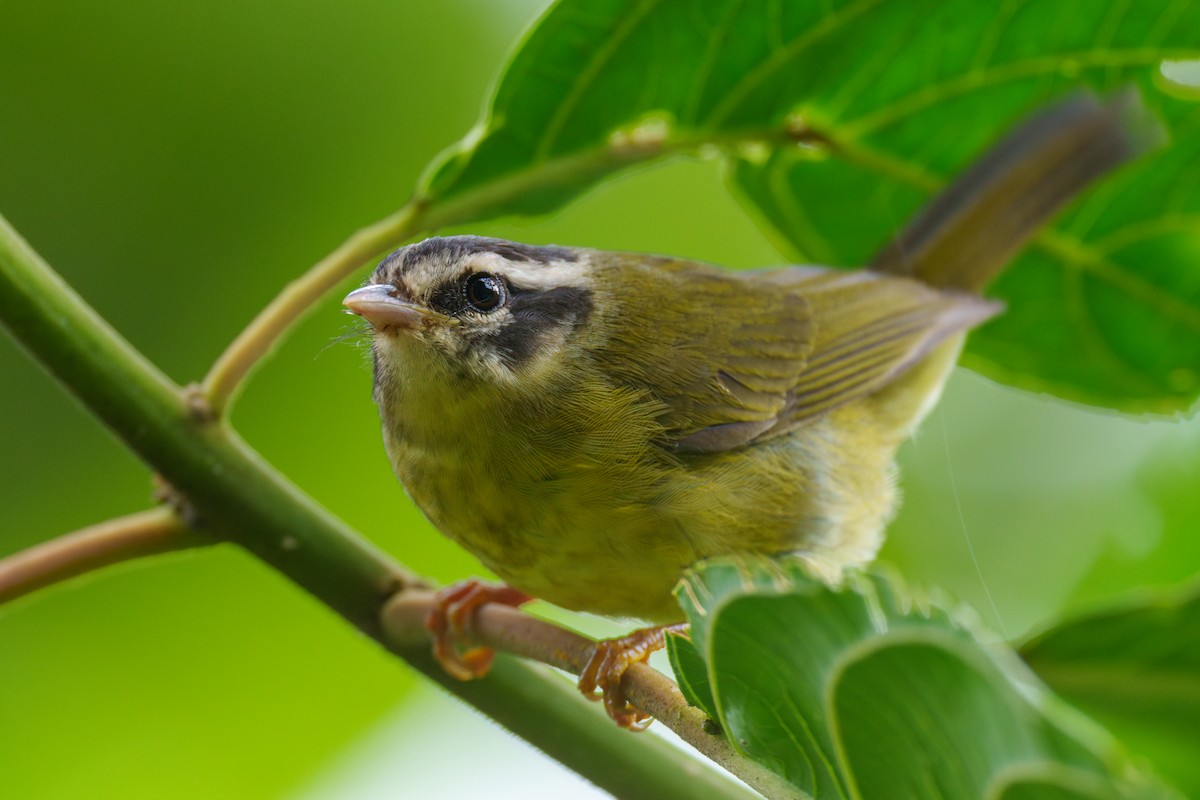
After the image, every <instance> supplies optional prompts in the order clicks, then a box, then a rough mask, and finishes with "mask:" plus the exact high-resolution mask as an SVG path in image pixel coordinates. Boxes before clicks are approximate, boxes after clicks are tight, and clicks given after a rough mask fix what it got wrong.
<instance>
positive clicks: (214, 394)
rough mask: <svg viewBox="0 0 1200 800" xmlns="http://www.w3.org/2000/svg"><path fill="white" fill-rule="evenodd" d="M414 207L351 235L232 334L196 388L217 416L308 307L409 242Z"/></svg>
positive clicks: (415, 215)
mask: <svg viewBox="0 0 1200 800" xmlns="http://www.w3.org/2000/svg"><path fill="white" fill-rule="evenodd" d="M419 208H420V205H419V204H418V203H416V202H412V203H409V204H408V205H406V206H404V208H402V209H400V210H399V211H397V212H396V213H395V214H392V215H391V216H389V217H385V218H384V219H381V220H379V221H378V222H376V223H374V224H372V225H368V226H367V227H365V228H361V229H360V230H358V231H355V232H354V233H353V234H352V235H351V236H350V238H348V239H347V240H346V241H345V242H343V243H342V244H341V246H339V247H338V248H337V249H336V250H334V251H333V252H332V253H330V254H329V255H327V256H325V258H323V259H321V260H320V261H318V262H317V263H316V264H315V265H313V267H312V268H311V269H309V270H308V272H306V273H304V274H303V275H302V276H300V277H299V278H297V279H296V280H294V281H292V282H291V283H289V284H288V285H287V286H285V287H284V288H283V291H281V292H280V293H279V294H278V295H276V296H275V298H274V299H273V300H272V301H271V302H270V303H268V304H267V306H266V307H265V308H263V310H262V311H260V312H259V313H258V315H257V316H256V317H255V318H254V319H253V321H251V323H250V324H249V325H248V326H246V328H245V329H244V330H243V331H242V332H241V333H240V334H238V336H237V338H236V339H234V340H233V341H232V342H231V343H230V344H229V346H228V347H226V348H225V351H224V352H222V353H221V355H220V356H219V357H218V358H217V360H216V361H215V362H214V363H213V365H212V368H211V369H210V370H209V371H208V375H206V376H205V377H204V382H203V384H202V388H203V391H204V396H205V398H206V399H207V401H208V403H209V405H210V406H211V407H212V410H213V412H214V413H215V414H217V415H218V416H219V415H220V414H221V413H222V412H223V411H224V410H225V408H226V407H227V406H228V404H229V403H230V401H231V400H232V399H233V395H234V393H235V392H236V391H237V389H238V387H239V386H240V384H241V382H242V380H243V379H244V378H245V377H246V376H247V375H248V374H249V373H250V371H251V370H252V369H253V368H254V366H255V364H257V363H258V362H259V361H260V360H261V359H262V357H263V356H265V355H266V354H267V353H268V352H269V351H270V350H271V348H272V347H273V346H274V345H275V344H276V342H278V341H279V338H280V337H281V336H282V335H283V333H284V332H285V331H287V330H288V329H289V328H290V327H291V326H292V325H294V324H295V323H296V322H297V321H298V320H299V319H300V318H301V317H302V316H303V315H304V314H305V313H307V311H308V310H309V309H310V308H311V307H312V305H313V304H314V303H316V302H317V300H319V299H320V298H321V296H322V295H323V294H325V292H327V291H329V290H330V289H331V288H333V286H335V285H336V284H337V283H338V282H339V281H341V280H342V279H343V278H345V277H346V276H348V275H350V274H351V273H352V272H353V271H354V270H356V269H358V268H359V267H360V266H361V265H362V264H363V262H365V261H367V260H368V259H370V258H372V257H373V256H376V255H379V254H380V253H381V252H383V251H384V250H387V249H388V248H390V247H394V246H395V245H397V244H399V243H400V242H402V241H404V240H405V239H407V238H409V237H411V236H412V235H414V233H416V231H417V230H419V224H420V223H419V219H420V214H419Z"/></svg>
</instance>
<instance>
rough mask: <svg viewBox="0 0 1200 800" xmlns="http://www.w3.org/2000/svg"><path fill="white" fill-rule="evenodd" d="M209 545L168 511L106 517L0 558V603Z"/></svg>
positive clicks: (166, 509) (152, 510) (159, 509)
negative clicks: (122, 565) (112, 568)
mask: <svg viewBox="0 0 1200 800" xmlns="http://www.w3.org/2000/svg"><path fill="white" fill-rule="evenodd" d="M209 541H210V540H208V539H203V538H201V537H199V536H197V535H195V534H193V533H192V532H190V531H189V530H188V528H187V526H186V525H185V524H184V523H183V521H182V520H181V519H179V517H178V516H176V514H175V512H174V511H172V510H171V509H168V508H155V509H151V510H149V511H142V512H139V513H137V514H130V515H129V516H127V517H118V518H117V519H110V520H108V521H106V522H101V523H98V524H96V525H90V526H88V527H86V528H82V529H80V530H78V531H75V532H74V533H68V534H66V535H64V536H59V537H58V538H56V539H51V540H50V541H48V542H43V543H42V544H39V545H35V546H33V547H31V548H29V549H28V550H22V551H21V552H19V553H14V554H13V555H11V556H9V557H8V558H5V559H3V560H0V603H3V602H6V601H8V600H13V599H15V598H17V597H21V596H22V595H26V594H29V593H30V592H33V591H35V590H37V589H41V588H42V587H45V586H49V585H51V584H54V583H59V582H61V581H65V580H67V579H68V578H73V577H75V576H76V575H82V574H83V573H85V572H91V571H92V570H96V569H99V568H101V567H106V566H108V565H110V564H116V563H119V562H121V561H128V560H130V559H134V558H141V557H142V556H149V555H154V554H157V553H166V552H169V551H172V550H182V549H185V548H188V547H196V546H198V545H201V544H206V543H208V542H209Z"/></svg>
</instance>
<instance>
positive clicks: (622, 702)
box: [579, 622, 688, 731]
mask: <svg viewBox="0 0 1200 800" xmlns="http://www.w3.org/2000/svg"><path fill="white" fill-rule="evenodd" d="M687 629H688V624H687V623H686V622H678V623H675V624H674V625H659V626H656V627H653V628H639V629H638V630H636V631H634V632H633V633H631V634H629V635H628V636H622V637H620V638H618V639H604V640H603V641H599V642H596V649H595V650H593V651H592V656H591V658H590V659H588V663H587V665H586V666H585V667H584V668H583V672H581V673H580V674H579V691H581V692H583V695H584V697H587V698H588V699H590V700H601V699H603V700H604V710H605V711H607V712H608V716H609V717H611V718H612V720H613V721H614V722H616V723H617V724H618V725H620V726H621V727H622V728H629V729H630V730H634V731H644V730H645V729H646V728H648V727H650V723H651V722H653V721H654V719H653V718H652V717H651V716H650V715H649V714H647V713H646V712H645V711H643V710H642V709H640V708H638V707H637V706H635V705H633V704H632V703H630V702H629V698H627V697H626V696H625V689H624V688H622V686H621V678H623V677H624V676H625V671H626V670H627V669H629V668H630V667H631V666H633V665H634V664H637V663H638V662H640V661H645V660H646V659H647V658H649V657H650V654H651V653H653V652H654V651H655V650H661V649H662V647H663V645H664V644H665V643H666V638H667V634H668V633H682V632H684V631H686V630H687ZM597 690H599V693H597Z"/></svg>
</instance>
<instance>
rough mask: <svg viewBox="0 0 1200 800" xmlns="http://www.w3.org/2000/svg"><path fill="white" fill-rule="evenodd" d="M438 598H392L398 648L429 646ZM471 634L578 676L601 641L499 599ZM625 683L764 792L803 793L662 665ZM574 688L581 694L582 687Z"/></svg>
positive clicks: (386, 624)
mask: <svg viewBox="0 0 1200 800" xmlns="http://www.w3.org/2000/svg"><path fill="white" fill-rule="evenodd" d="M433 600H434V594H433V592H429V591H423V590H420V589H409V590H406V591H403V592H399V593H397V594H396V596H395V597H393V598H392V600H391V601H390V602H389V603H388V604H387V606H386V607H385V608H384V611H383V632H384V637H385V638H386V639H387V640H388V641H389V642H391V644H392V647H393V648H398V649H407V648H420V649H421V651H422V652H428V651H429V637H428V634H427V632H426V631H425V629H424V625H423V624H422V623H423V621H424V620H425V618H426V617H427V616H428V614H429V611H430V609H431V607H432V605H433ZM471 633H472V634H473V637H472V638H473V639H474V640H475V642H477V643H478V644H482V645H485V646H487V647H492V648H495V649H497V650H501V651H503V652H507V653H512V654H515V655H519V656H522V657H524V658H530V659H535V660H537V661H540V662H542V663H543V664H547V665H549V666H551V667H555V668H557V669H561V670H564V671H566V672H570V673H572V674H574V675H578V674H579V673H580V672H582V671H583V668H584V666H585V665H586V664H587V662H588V659H589V658H590V657H591V655H592V651H593V649H594V648H595V644H596V642H595V641H594V640H593V639H589V638H588V637H586V636H581V635H579V634H578V633H575V632H574V631H570V630H567V629H566V628H562V627H559V626H558V625H553V624H551V623H549V622H546V621H544V620H540V619H538V618H536V617H533V616H530V615H529V614H526V613H525V612H523V611H521V610H519V609H516V608H512V607H510V606H505V605H500V604H498V603H492V604H489V605H485V606H482V607H481V608H479V609H478V610H477V611H476V612H475V614H474V618H473V621H472V626H471ZM559 682H560V683H562V681H559ZM622 687H623V688H624V689H625V691H626V693H627V695H628V697H629V699H630V700H631V701H632V702H633V703H634V704H635V705H636V706H637V707H638V708H640V709H642V710H643V711H646V712H647V713H649V714H650V715H652V716H653V717H654V718H655V719H656V720H658V721H659V722H660V723H662V724H663V725H665V726H666V727H668V728H670V729H671V730H672V731H673V732H674V733H675V734H676V735H677V736H679V738H680V739H683V740H684V741H685V742H687V743H688V744H690V745H691V746H692V747H694V748H696V750H698V751H699V752H700V753H702V754H703V755H704V756H706V757H707V758H709V759H710V760H712V761H713V762H715V763H717V764H720V765H721V766H722V767H724V768H725V769H727V770H729V771H730V772H731V773H733V774H734V775H736V776H738V777H739V778H741V779H742V780H743V781H745V782H746V783H747V784H749V785H750V786H752V787H753V788H754V789H756V790H757V791H759V792H761V793H762V794H763V795H764V796H766V797H769V798H798V797H802V796H803V795H802V794H801V793H800V792H799V791H798V790H797V789H796V788H795V787H793V786H792V785H791V784H789V783H787V782H786V781H785V780H783V779H782V778H780V777H779V776H778V775H776V774H775V773H773V772H770V771H769V770H767V769H766V768H765V767H763V766H761V765H759V764H757V763H755V762H753V761H751V760H750V759H748V758H746V757H745V756H743V755H741V754H740V753H738V752H737V751H736V750H734V749H733V746H732V745H731V744H730V743H729V740H728V739H727V738H726V737H725V736H723V735H721V734H720V733H710V732H709V731H708V730H706V729H705V722H706V721H707V719H708V718H707V716H706V715H705V714H704V712H702V711H700V709H698V708H693V707H692V706H690V705H688V703H687V700H685V699H684V697H683V694H682V693H681V692H680V691H679V687H678V686H676V685H675V682H674V681H672V680H670V679H669V678H667V676H665V675H663V674H662V673H661V672H659V671H658V670H656V669H654V668H653V667H651V666H649V665H648V664H644V663H642V664H634V665H633V666H631V667H630V668H629V669H628V670H627V671H626V673H625V676H624V678H623V679H622ZM572 692H573V693H574V694H576V695H577V696H578V691H577V690H572ZM614 727H615V726H614ZM629 735H630V736H633V734H629ZM638 738H646V739H649V738H650V737H638ZM690 788H691V790H692V791H694V792H696V795H695V796H702V797H714V796H723V795H717V794H713V793H712V791H713V790H705V791H703V792H701V787H700V786H698V785H692V786H691V787H690ZM622 796H624V795H622Z"/></svg>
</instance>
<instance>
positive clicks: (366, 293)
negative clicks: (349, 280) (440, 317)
mask: <svg viewBox="0 0 1200 800" xmlns="http://www.w3.org/2000/svg"><path fill="white" fill-rule="evenodd" d="M395 293H396V287H395V286H391V285H389V284H386V283H375V284H371V285H370V286H364V287H362V288H361V289H355V290H354V291H353V292H351V293H350V294H348V295H346V299H345V300H343V301H342V305H344V306H345V307H346V308H348V309H349V310H350V313H352V314H358V315H359V316H360V317H362V318H363V319H365V320H366V321H367V322H369V323H371V324H372V325H374V326H375V327H376V328H384V327H387V326H392V327H395V328H407V329H409V330H415V329H417V328H426V327H428V326H429V325H430V324H432V323H433V322H434V321H435V317H436V316H437V315H435V314H434V313H433V312H431V311H427V310H425V309H424V308H422V307H421V306H418V305H416V304H415V303H410V302H408V301H407V300H401V299H400V298H399V297H396V296H395Z"/></svg>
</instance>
